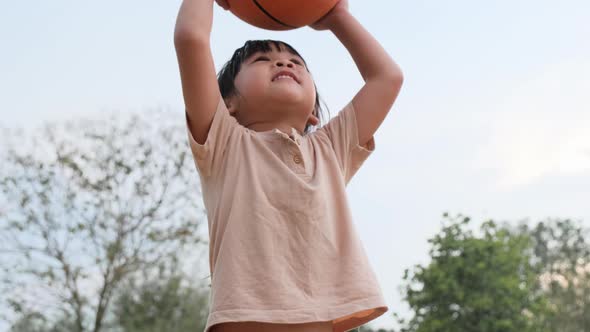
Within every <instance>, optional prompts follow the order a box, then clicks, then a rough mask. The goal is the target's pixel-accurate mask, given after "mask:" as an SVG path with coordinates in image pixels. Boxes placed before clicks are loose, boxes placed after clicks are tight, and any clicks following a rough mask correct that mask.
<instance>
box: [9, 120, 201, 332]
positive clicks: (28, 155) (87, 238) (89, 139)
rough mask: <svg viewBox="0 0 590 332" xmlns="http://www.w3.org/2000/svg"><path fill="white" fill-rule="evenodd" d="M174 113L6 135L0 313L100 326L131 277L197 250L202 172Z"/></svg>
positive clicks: (77, 331)
mask: <svg viewBox="0 0 590 332" xmlns="http://www.w3.org/2000/svg"><path fill="white" fill-rule="evenodd" d="M167 119H168V120H167ZM172 119H173V117H171V116H170V114H169V113H167V112H161V111H160V112H144V113H142V114H141V115H138V114H129V113H128V114H111V116H110V117H103V118H101V119H92V120H82V119H81V120H74V121H70V122H64V123H56V124H48V125H46V126H44V127H43V128H39V129H38V130H36V131H35V132H33V133H30V134H24V133H23V132H16V131H15V132H12V133H10V134H5V135H4V136H5V137H4V140H3V143H5V144H3V148H4V147H5V148H6V149H4V150H2V151H0V154H1V155H2V163H1V164H0V168H1V169H0V260H2V264H0V266H1V269H2V270H1V271H0V273H1V276H2V278H1V279H0V294H2V296H1V297H0V301H4V303H2V304H0V305H2V306H1V307H0V319H4V320H7V321H15V320H19V322H20V323H22V324H26V321H27V317H29V318H31V319H29V320H28V321H30V322H31V324H33V323H34V324H37V323H39V322H40V321H41V319H37V320H36V321H34V320H32V319H33V318H34V317H33V316H27V315H29V314H30V313H36V314H37V315H40V316H38V317H43V319H42V320H44V321H46V322H47V324H48V326H55V324H57V323H58V322H60V321H61V322H62V323H63V322H64V320H63V318H64V317H65V318H67V319H66V321H67V324H65V325H67V326H69V325H71V324H70V321H71V323H73V327H72V328H71V329H70V328H69V327H68V328H67V330H68V331H72V332H83V331H94V332H99V331H101V330H103V328H104V327H105V324H107V323H108V322H107V320H106V317H107V314H108V312H109V306H110V304H111V302H112V300H113V297H114V294H116V292H117V289H118V287H119V286H120V285H121V284H122V283H123V282H124V281H125V280H126V279H127V278H129V277H130V276H133V275H134V274H136V273H138V272H140V271H148V270H153V269H157V268H158V266H159V265H160V264H162V263H166V262H171V261H173V260H175V259H176V257H179V253H180V252H182V250H183V249H190V248H192V249H193V250H192V251H191V252H192V253H195V252H198V251H195V250H194V249H196V248H195V245H197V244H200V243H203V242H205V241H202V240H201V237H202V236H201V235H200V234H198V232H197V230H198V228H199V226H200V225H202V224H203V223H202V221H203V220H205V219H204V218H202V216H204V208H202V207H201V206H200V204H199V203H200V201H201V200H200V199H199V197H198V196H197V195H194V194H192V191H193V190H194V189H195V188H198V183H197V178H198V177H197V176H196V171H195V168H194V164H193V161H192V158H191V156H190V148H189V147H188V142H187V140H186V129H185V128H184V127H183V126H182V125H181V124H179V122H178V121H176V122H173V121H171V120H172ZM199 210H200V211H199ZM6 308H9V309H11V310H5V309H6ZM52 324H53V325H52ZM62 325H63V324H62ZM65 325H64V326H65ZM65 330H66V328H65V327H64V331H65Z"/></svg>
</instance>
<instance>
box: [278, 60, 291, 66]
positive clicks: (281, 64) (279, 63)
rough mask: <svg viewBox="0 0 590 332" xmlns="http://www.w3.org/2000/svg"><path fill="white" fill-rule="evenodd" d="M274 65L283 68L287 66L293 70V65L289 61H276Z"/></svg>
mask: <svg viewBox="0 0 590 332" xmlns="http://www.w3.org/2000/svg"><path fill="white" fill-rule="evenodd" d="M275 65H276V66H277V67H283V66H285V65H287V67H289V68H293V63H292V62H291V61H284V60H277V62H275Z"/></svg>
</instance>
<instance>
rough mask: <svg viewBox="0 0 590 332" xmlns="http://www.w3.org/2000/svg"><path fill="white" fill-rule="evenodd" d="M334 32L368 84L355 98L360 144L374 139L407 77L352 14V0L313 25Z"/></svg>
mask: <svg viewBox="0 0 590 332" xmlns="http://www.w3.org/2000/svg"><path fill="white" fill-rule="evenodd" d="M310 27H312V28H313V29H316V30H330V31H332V33H334V35H335V36H336V38H338V40H339V41H340V42H341V43H342V45H344V47H345V48H346V49H347V50H348V52H349V53H350V55H351V56H352V59H353V60H354V62H355V64H356V66H357V68H358V69H359V72H360V74H361V76H362V77H363V79H364V81H365V85H364V86H363V87H362V88H361V89H360V90H359V92H358V93H357V94H356V95H355V96H354V98H353V99H352V104H353V106H354V109H355V114H356V119H357V126H358V139H359V144H360V145H361V146H364V145H365V144H366V143H367V142H368V141H369V139H371V137H373V135H374V133H375V131H377V128H379V126H380V125H381V123H382V122H383V120H384V119H385V116H386V115H387V113H388V112H389V110H390V109H391V106H392V105H393V103H394V101H395V99H396V98H397V96H398V94H399V91H400V89H401V86H402V82H403V74H402V71H401V69H400V68H399V66H398V65H397V64H396V63H395V62H394V61H393V59H392V58H391V57H390V56H389V54H388V53H387V52H386V51H385V49H383V47H382V46H381V44H379V42H378V41H377V40H376V39H375V38H374V37H373V36H372V35H371V34H370V33H369V32H368V31H367V30H366V29H365V28H364V27H363V26H362V25H361V24H360V23H359V22H358V21H357V20H356V18H355V17H354V16H352V15H351V14H350V12H349V11H348V0H340V2H339V3H338V4H337V5H336V6H335V7H334V8H333V9H332V11H330V13H328V14H327V15H326V16H324V17H323V18H322V19H320V20H319V21H318V22H316V23H314V24H312V25H310Z"/></svg>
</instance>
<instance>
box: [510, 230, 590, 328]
mask: <svg viewBox="0 0 590 332" xmlns="http://www.w3.org/2000/svg"><path fill="white" fill-rule="evenodd" d="M519 230H520V232H521V234H523V235H529V236H530V238H531V239H532V243H533V250H534V263H535V267H536V269H537V274H538V276H539V281H540V283H539V287H540V288H541V291H542V292H543V293H544V294H545V297H546V298H547V299H548V302H549V304H550V308H551V314H550V315H549V316H548V319H547V321H546V326H547V327H548V328H549V330H551V331H559V332H580V331H590V243H589V242H588V240H587V239H588V236H589V235H590V234H589V233H590V230H589V229H587V228H584V227H582V225H581V223H580V222H574V221H573V220H570V219H549V220H546V221H544V222H539V223H537V224H536V225H535V226H534V227H529V226H528V225H527V224H526V223H523V224H521V225H520V226H519Z"/></svg>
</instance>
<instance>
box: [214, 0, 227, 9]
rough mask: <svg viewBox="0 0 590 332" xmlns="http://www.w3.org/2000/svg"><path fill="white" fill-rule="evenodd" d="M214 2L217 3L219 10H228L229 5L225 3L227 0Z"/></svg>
mask: <svg viewBox="0 0 590 332" xmlns="http://www.w3.org/2000/svg"><path fill="white" fill-rule="evenodd" d="M215 2H217V4H218V5H219V6H220V7H221V8H223V9H225V10H229V4H228V3H227V0H215Z"/></svg>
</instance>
